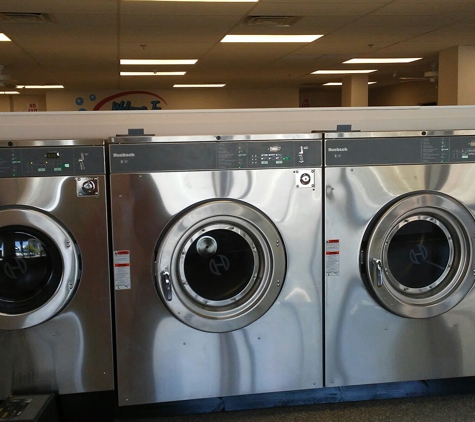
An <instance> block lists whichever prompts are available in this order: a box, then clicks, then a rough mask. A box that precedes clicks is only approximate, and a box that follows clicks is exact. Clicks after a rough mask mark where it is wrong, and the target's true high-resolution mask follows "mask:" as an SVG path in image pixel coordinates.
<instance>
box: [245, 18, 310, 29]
mask: <svg viewBox="0 0 475 422" xmlns="http://www.w3.org/2000/svg"><path fill="white" fill-rule="evenodd" d="M300 19H302V17H301V16H247V17H246V18H245V19H244V20H243V21H242V23H241V24H242V25H245V26H266V27H289V26H292V25H293V24H294V23H296V22H298V21H299V20H300Z"/></svg>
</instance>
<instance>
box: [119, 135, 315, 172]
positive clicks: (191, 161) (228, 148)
mask: <svg viewBox="0 0 475 422" xmlns="http://www.w3.org/2000/svg"><path fill="white" fill-rule="evenodd" d="M321 148H322V143H321V141H318V140H302V141H300V140H295V141H294V140H290V141H242V142H239V141H233V142H183V143H150V144H117V145H111V146H110V163H111V172H112V173H135V172H156V171H182V170H226V169H227V170H239V169H248V170H249V169H266V168H273V169H275V168H299V167H302V168H304V167H320V166H321V165H322V151H321Z"/></svg>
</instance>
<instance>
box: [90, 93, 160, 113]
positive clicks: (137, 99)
mask: <svg viewBox="0 0 475 422" xmlns="http://www.w3.org/2000/svg"><path fill="white" fill-rule="evenodd" d="M124 97H125V98H124ZM127 97H130V98H127ZM147 97H149V98H150V97H153V98H150V99H149V100H148V99H147ZM163 105H168V104H167V102H166V101H165V100H164V99H163V98H162V97H160V96H159V95H157V94H154V93H153V92H148V91H126V92H120V93H118V94H114V95H111V96H109V97H107V98H104V99H103V100H101V101H99V102H98V103H97V104H96V105H95V106H94V108H93V110H161V109H162V106H163Z"/></svg>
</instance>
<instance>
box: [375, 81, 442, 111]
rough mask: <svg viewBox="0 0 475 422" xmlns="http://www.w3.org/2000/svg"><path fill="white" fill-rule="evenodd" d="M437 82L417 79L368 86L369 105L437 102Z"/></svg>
mask: <svg viewBox="0 0 475 422" xmlns="http://www.w3.org/2000/svg"><path fill="white" fill-rule="evenodd" d="M437 92H438V89H437V82H430V81H429V80H427V81H417V82H405V83H402V84H398V85H390V86H386V87H382V88H378V87H370V89H369V105H371V106H388V105H389V106H415V105H421V104H428V103H437Z"/></svg>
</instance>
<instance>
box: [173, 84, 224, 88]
mask: <svg viewBox="0 0 475 422" xmlns="http://www.w3.org/2000/svg"><path fill="white" fill-rule="evenodd" d="M224 86H226V84H175V85H173V88H223V87H224Z"/></svg>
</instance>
